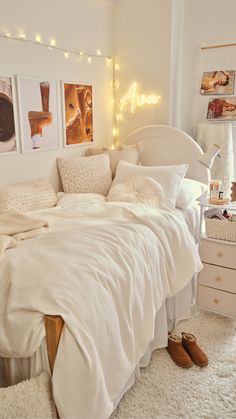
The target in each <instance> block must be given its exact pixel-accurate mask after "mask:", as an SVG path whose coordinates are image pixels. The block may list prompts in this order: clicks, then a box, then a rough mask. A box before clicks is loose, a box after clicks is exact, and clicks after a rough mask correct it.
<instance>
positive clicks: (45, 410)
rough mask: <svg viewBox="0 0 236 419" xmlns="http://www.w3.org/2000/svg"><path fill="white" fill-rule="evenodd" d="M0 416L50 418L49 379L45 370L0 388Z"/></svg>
mask: <svg viewBox="0 0 236 419" xmlns="http://www.w3.org/2000/svg"><path fill="white" fill-rule="evenodd" d="M0 418H3V419H12V418H24V419H25V418H28V419H36V418H37V419H39V418H41V419H42V418H44V419H49V418H52V402H51V380H50V376H49V375H48V374H47V373H46V372H42V373H41V374H40V375H38V376H37V377H35V378H31V379H30V380H25V381H22V382H21V383H19V384H16V385H15V386H11V387H7V388H1V389H0Z"/></svg>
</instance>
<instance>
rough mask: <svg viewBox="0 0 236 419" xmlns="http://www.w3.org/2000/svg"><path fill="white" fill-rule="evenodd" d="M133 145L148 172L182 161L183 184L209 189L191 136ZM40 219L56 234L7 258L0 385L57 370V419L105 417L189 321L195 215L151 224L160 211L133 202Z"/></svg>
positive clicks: (167, 134)
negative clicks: (171, 335) (155, 352)
mask: <svg viewBox="0 0 236 419" xmlns="http://www.w3.org/2000/svg"><path fill="white" fill-rule="evenodd" d="M136 142H141V143H142V148H141V152H140V162H141V164H142V165H144V166H153V165H163V166H166V165H178V164H182V163H187V164H188V165H189V166H188V172H187V176H188V177H189V178H191V179H194V180H197V181H200V182H202V183H205V184H207V182H208V179H209V173H208V169H206V168H204V167H203V166H201V165H200V163H199V162H198V156H199V157H200V155H201V154H202V151H201V149H200V148H199V146H198V145H197V144H196V143H195V141H194V140H193V139H192V138H191V137H189V136H188V135H187V134H185V133H184V132H182V131H180V130H178V129H176V128H173V127H169V126H147V127H144V128H141V129H138V130H136V131H134V132H133V133H131V134H130V135H129V136H128V137H127V140H126V143H127V144H133V143H136ZM38 215H40V216H45V217H46V219H47V220H48V222H49V225H51V226H52V227H53V228H52V230H53V232H52V233H50V234H49V233H48V235H44V236H40V237H37V238H36V239H32V240H26V241H25V243H24V244H22V246H19V247H18V248H16V249H11V250H10V251H8V252H7V254H6V257H5V258H4V261H3V263H2V264H1V267H0V269H1V272H0V273H1V282H0V285H1V290H0V291H1V296H3V295H5V296H7V301H6V299H5V300H4V301H2V304H0V307H1V309H0V311H1V316H0V317H1V318H4V320H5V322H3V323H2V325H1V326H2V331H1V338H0V353H1V362H0V372H1V377H2V383H1V385H8V384H14V383H16V382H19V381H21V380H22V379H24V378H28V377H31V376H35V375H37V374H38V373H40V372H41V371H48V372H52V382H53V394H54V399H55V403H56V406H57V409H58V413H59V416H60V417H65V418H66V417H68V418H69V417H78V418H80V417H83V418H85V417H87V418H89V417H97V418H99V417H102V418H104V417H109V416H110V415H111V413H112V412H113V411H114V409H115V408H116V406H117V404H118V403H119V401H120V399H121V397H122V396H123V394H124V393H125V392H126V391H127V390H128V389H129V388H130V387H131V386H132V384H133V383H134V380H135V376H136V374H137V373H138V371H139V368H140V367H143V366H146V365H147V364H148V362H149V360H150V357H151V353H152V351H153V350H154V349H157V348H162V347H165V346H166V345H167V336H168V330H171V328H172V327H173V325H174V324H175V323H176V322H177V321H179V320H180V319H183V318H186V317H188V316H189V314H190V307H191V302H192V301H193V294H194V293H193V278H194V277H195V274H196V272H197V271H198V270H200V269H201V263H200V260H199V257H198V253H197V250H196V241H197V232H198V228H197V218H198V211H197V209H196V208H195V209H191V210H189V209H188V213H187V212H186V213H185V214H184V215H185V217H187V218H186V219H187V220H188V223H189V225H188V226H187V224H186V223H185V221H184V218H183V215H182V214H179V211H175V210H174V211H170V212H163V213H161V212H160V214H159V215H158V218H156V217H157V215H156V211H155V210H154V209H153V208H147V207H146V208H145V206H141V205H137V206H134V205H132V204H130V203H122V204H121V203H112V202H110V203H100V202H93V203H92V204H91V203H90V205H89V206H87V205H82V206H79V207H78V208H75V207H73V208H72V207H71V208H66V209H65V208H60V207H57V208H53V209H50V210H48V211H47V210H46V211H41V212H39V213H38ZM191 220H192V221H191ZM189 229H192V232H191V233H192V234H190V233H189ZM167 233H168V234H167ZM193 236H195V240H194V239H193ZM63 243H66V246H65V245H64V244H63ZM173 243H175V245H174V246H173ZM80 245H81V247H80ZM47 249H49V250H50V257H49V254H48V251H47ZM39 254H40V261H39V260H38V255H39ZM184 259H185V260H186V259H187V260H188V261H189V262H188V264H183V260H184ZM131 267H132V269H131ZM22 294H23V295H22ZM2 298H3V297H2ZM4 380H5V381H4Z"/></svg>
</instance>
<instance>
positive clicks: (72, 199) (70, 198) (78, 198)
mask: <svg viewBox="0 0 236 419" xmlns="http://www.w3.org/2000/svg"><path fill="white" fill-rule="evenodd" d="M57 198H58V201H57V206H60V207H62V208H68V207H74V206H77V205H79V204H81V203H83V202H89V203H91V202H92V203H94V202H105V201H106V198H105V196H103V195H99V194H96V193H81V194H65V193H64V192H59V193H58V194H57Z"/></svg>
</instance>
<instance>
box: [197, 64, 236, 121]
mask: <svg viewBox="0 0 236 419" xmlns="http://www.w3.org/2000/svg"><path fill="white" fill-rule="evenodd" d="M234 89H235V70H215V71H208V72H204V73H203V75H202V80H201V88H200V93H201V95H204V96H207V95H212V96H213V95H215V96H216V95H217V96H216V97H211V98H210V99H209V102H208V106H207V116H206V117H207V119H209V120H221V121H222V120H224V121H235V120H236V96H235V95H234Z"/></svg>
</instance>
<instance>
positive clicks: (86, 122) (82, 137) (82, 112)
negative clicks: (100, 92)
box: [61, 81, 94, 147]
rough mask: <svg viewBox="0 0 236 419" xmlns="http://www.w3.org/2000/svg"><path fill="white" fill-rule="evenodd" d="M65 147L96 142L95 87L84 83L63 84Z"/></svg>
mask: <svg viewBox="0 0 236 419" xmlns="http://www.w3.org/2000/svg"><path fill="white" fill-rule="evenodd" d="M61 91H62V107H63V112H62V113H63V128H64V146H65V147H74V146H78V145H86V144H88V143H93V142H94V132H93V86H92V84H89V83H82V82H68V81H62V82H61Z"/></svg>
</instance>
